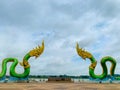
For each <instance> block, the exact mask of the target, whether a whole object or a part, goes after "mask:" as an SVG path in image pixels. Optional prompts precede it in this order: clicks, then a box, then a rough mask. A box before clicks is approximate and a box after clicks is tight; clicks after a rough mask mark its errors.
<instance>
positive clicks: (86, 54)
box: [76, 43, 92, 59]
mask: <svg viewBox="0 0 120 90" xmlns="http://www.w3.org/2000/svg"><path fill="white" fill-rule="evenodd" d="M76 50H77V53H78V55H79V56H81V57H82V58H83V59H86V58H91V57H92V54H91V53H89V52H87V51H85V50H83V49H82V48H79V45H78V43H77V45H76Z"/></svg>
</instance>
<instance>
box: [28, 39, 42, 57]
mask: <svg viewBox="0 0 120 90" xmlns="http://www.w3.org/2000/svg"><path fill="white" fill-rule="evenodd" d="M43 51H44V41H43V42H42V46H39V45H38V47H36V48H35V49H33V50H31V51H30V52H29V53H30V56H31V57H32V56H35V57H36V58H37V57H39V56H40V55H41V54H42V53H43Z"/></svg>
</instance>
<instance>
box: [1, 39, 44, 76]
mask: <svg viewBox="0 0 120 90" xmlns="http://www.w3.org/2000/svg"><path fill="white" fill-rule="evenodd" d="M43 51H44V41H43V42H42V46H38V47H36V48H35V49H33V50H31V51H29V52H28V53H27V54H26V55H25V56H24V58H23V61H22V62H20V65H21V66H23V67H24V72H23V73H22V74H19V73H16V71H15V67H16V66H17V64H18V60H17V59H16V58H6V59H4V60H3V62H2V70H1V73H0V78H2V77H4V76H5V74H6V71H7V63H8V62H13V63H12V65H11V67H10V75H11V76H12V77H17V78H25V77H27V76H28V75H29V73H30V65H29V62H28V59H29V58H30V57H33V56H35V58H37V57H39V56H40V55H41V54H42V53H43Z"/></svg>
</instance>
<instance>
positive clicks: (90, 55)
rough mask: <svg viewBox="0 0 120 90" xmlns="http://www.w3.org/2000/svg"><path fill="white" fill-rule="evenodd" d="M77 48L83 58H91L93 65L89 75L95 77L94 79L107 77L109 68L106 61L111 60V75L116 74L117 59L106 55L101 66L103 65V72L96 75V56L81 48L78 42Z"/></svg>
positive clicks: (90, 67)
mask: <svg viewBox="0 0 120 90" xmlns="http://www.w3.org/2000/svg"><path fill="white" fill-rule="evenodd" d="M76 50H77V53H78V55H79V56H81V57H82V58H83V59H86V58H88V59H90V61H91V65H90V66H89V75H90V76H91V77H92V78H94V79H104V78H106V77H107V75H108V69H107V66H106V62H107V61H109V62H111V64H112V66H111V69H110V75H111V76H114V71H115V67H116V61H115V59H114V58H112V57H110V56H107V57H104V58H102V59H101V66H102V70H103V72H102V74H101V75H96V74H95V73H94V70H95V67H96V65H97V61H96V60H95V58H94V57H93V55H92V54H91V53H89V52H87V51H85V50H83V49H81V48H79V45H78V44H77V46H76Z"/></svg>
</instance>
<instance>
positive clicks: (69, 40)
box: [0, 0, 120, 76]
mask: <svg viewBox="0 0 120 90" xmlns="http://www.w3.org/2000/svg"><path fill="white" fill-rule="evenodd" d="M119 5H120V1H119V0H11V1H10V0H0V65H1V64H2V60H3V59H5V58H8V57H14V58H17V59H18V60H19V61H22V59H23V57H24V56H25V54H26V53H28V52H29V51H30V50H31V49H33V48H34V47H36V46H37V45H41V43H42V40H44V42H45V50H44V53H43V54H42V55H41V56H40V57H39V58H37V59H35V58H34V57H32V58H30V60H29V63H30V65H31V72H30V74H31V75H64V74H66V75H76V76H77V75H89V71H88V70H89V69H88V67H89V65H90V64H91V63H90V60H89V59H87V60H86V61H85V60H83V59H82V58H81V57H80V56H78V54H77V52H76V49H75V47H76V43H77V42H78V43H79V45H80V47H82V48H84V49H85V50H87V51H89V52H91V53H92V54H93V56H94V57H95V58H96V60H97V62H98V63H97V67H96V68H95V73H96V74H101V73H102V68H101V66H100V60H101V59H102V57H104V56H111V57H113V58H115V59H116V61H117V66H116V70H115V73H116V74H120V12H119V11H120V7H119ZM7 66H8V70H7V74H9V68H10V66H11V63H8V64H7ZM107 66H108V70H110V66H111V63H109V62H107ZM0 70H1V68H0ZM23 71H24V69H23V68H22V67H21V66H20V65H18V66H17V67H16V72H18V73H22V72H23Z"/></svg>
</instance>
